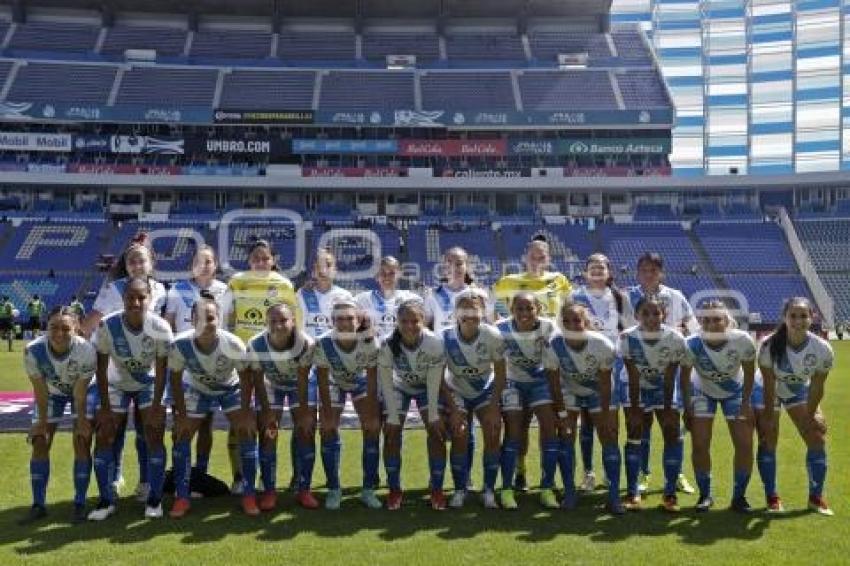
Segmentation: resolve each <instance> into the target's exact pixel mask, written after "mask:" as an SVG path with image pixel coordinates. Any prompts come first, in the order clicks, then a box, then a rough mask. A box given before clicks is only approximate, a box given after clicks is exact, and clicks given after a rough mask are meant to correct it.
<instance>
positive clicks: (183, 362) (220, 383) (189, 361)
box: [168, 329, 248, 395]
mask: <svg viewBox="0 0 850 566" xmlns="http://www.w3.org/2000/svg"><path fill="white" fill-rule="evenodd" d="M217 335H218V342H217V343H216V346H215V349H213V351H212V352H210V353H208V354H205V353H203V352H200V351H199V350H198V347H197V346H196V345H195V331H194V330H187V331H186V332H183V333H181V334H179V335H178V336H177V337H176V338H175V339H174V347H173V348H172V349H171V355H170V356H169V357H168V367H169V369H171V371H172V372H173V373H179V372H183V383H186V384H188V385H189V386H190V387H192V388H194V389H197V390H198V391H200V392H201V393H204V394H206V395H221V394H223V393H224V392H225V391H227V390H229V389H232V388H233V387H235V386H236V385H238V384H239V374H238V372H239V371H241V370H243V369H245V368H246V367H247V366H248V357H247V355H246V350H245V344H243V343H242V340H240V339H239V337H237V336H236V335H235V334H231V333H230V332H228V331H227V330H221V329H219V330H218V332H217Z"/></svg>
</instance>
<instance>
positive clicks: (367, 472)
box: [362, 438, 381, 489]
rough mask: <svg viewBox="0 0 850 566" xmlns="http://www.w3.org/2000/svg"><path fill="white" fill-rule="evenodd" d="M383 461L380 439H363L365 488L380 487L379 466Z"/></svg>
mask: <svg viewBox="0 0 850 566" xmlns="http://www.w3.org/2000/svg"><path fill="white" fill-rule="evenodd" d="M380 463H381V446H380V441H379V440H378V439H377V438H375V439H369V438H367V439H364V440H363V456H362V466H363V489H377V488H378V466H379V465H380Z"/></svg>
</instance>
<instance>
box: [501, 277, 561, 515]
mask: <svg viewBox="0 0 850 566" xmlns="http://www.w3.org/2000/svg"><path fill="white" fill-rule="evenodd" d="M540 311H541V307H540V303H539V302H538V300H537V299H536V297H535V296H534V294H532V293H530V292H520V293H518V294H516V295H515V296H514V297H513V299H512V300H511V315H512V316H511V318H509V319H507V320H503V321H501V322H499V323H498V325H497V328H498V329H499V331H500V332H501V334H502V338H503V339H504V341H505V356H506V358H507V369H508V371H507V374H508V375H507V377H508V381H507V387H506V388H505V390H504V391H503V392H502V411H503V416H504V419H505V440H504V444H503V445H502V461H501V464H502V491H501V493H500V500H501V504H502V508H503V509H516V508H517V502H516V498H515V496H514V490H513V488H514V472H515V470H516V464H517V455H518V454H519V451H520V442H521V438H522V435H523V431H524V430H525V423H526V422H527V419H526V418H525V413H531V412H533V413H534V415H535V416H537V423H538V425H539V433H540V446H541V464H542V465H541V468H542V472H543V473H542V479H541V481H540V502H541V504H542V505H543V506H544V507H546V508H549V509H557V508H558V506H559V504H558V500H557V499H556V497H555V492H554V491H553V489H554V487H555V471H556V468H557V466H558V455H559V451H560V443H559V441H558V439H557V437H556V435H555V412H554V410H553V408H552V395H553V393H552V387H551V385H552V384H551V383H550V382H549V380H548V378H547V375H546V370H545V369H544V367H543V362H544V359H543V358H544V355H545V353H546V350H547V349H548V344H549V340H550V339H551V337H552V335H553V333H554V330H555V327H554V325H553V323H552V321H551V320H549V319H548V318H540V314H539V313H540Z"/></svg>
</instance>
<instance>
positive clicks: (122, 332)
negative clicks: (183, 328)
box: [94, 310, 173, 391]
mask: <svg viewBox="0 0 850 566" xmlns="http://www.w3.org/2000/svg"><path fill="white" fill-rule="evenodd" d="M172 340H173V334H172V332H171V326H169V325H168V323H167V322H166V321H165V320H164V319H162V318H160V317H159V316H157V315H155V314H153V313H148V314H147V315H145V322H144V326H143V328H142V330H141V331H139V332H134V331H133V330H131V329H129V328H128V327H127V324H126V323H125V322H124V311H123V310H122V311H119V312H116V313H113V314H111V315H109V316H107V317H106V318H104V319H103V320H101V321H100V326H99V327H98V329H97V333H96V334H95V336H94V345H95V348H97V351H98V353H99V354H105V355H108V356H109V370H108V373H109V383H110V385H112V386H114V387H115V388H117V389H120V390H122V391H141V390H142V389H144V388H145V387H148V386H149V385H150V384H151V383H153V380H154V376H155V372H154V366H155V363H156V359H157V358H164V357H167V356H168V352H169V350H170V348H171V342H172Z"/></svg>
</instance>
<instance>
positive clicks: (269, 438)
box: [248, 303, 319, 511]
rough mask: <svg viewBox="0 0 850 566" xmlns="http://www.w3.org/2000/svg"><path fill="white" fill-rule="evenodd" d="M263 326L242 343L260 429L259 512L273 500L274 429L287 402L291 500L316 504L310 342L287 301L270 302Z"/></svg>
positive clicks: (269, 507)
mask: <svg viewBox="0 0 850 566" xmlns="http://www.w3.org/2000/svg"><path fill="white" fill-rule="evenodd" d="M266 324H267V326H268V329H267V330H266V331H265V332H262V333H260V334H258V335H257V336H255V337H254V338H252V339H251V341H250V342H249V343H248V359H249V360H250V362H251V371H252V372H253V374H254V376H253V377H254V384H255V387H256V400H257V404H258V405H259V406H258V409H259V411H260V414H259V429H260V458H259V460H260V479H261V481H262V483H263V494H262V496H261V497H260V500H259V508H260V510H261V511H271V510H272V509H274V507H275V505H276V503H277V492H276V491H275V490H276V477H275V471H276V470H277V432H278V427H279V425H280V419H281V416H282V413H283V409H284V407H285V406H286V405H288V406H289V411H290V413H291V414H292V421H293V423H294V430H293V431H292V434H293V436H295V443H296V453H297V456H298V461H299V464H298V470H299V471H300V474H299V477H298V485H297V486H296V487H297V495H296V500H297V501H298V503H299V504H300V505H301V506H302V507H305V508H307V509H316V508H318V506H319V502H318V501H316V498H315V497H313V494H312V492H311V491H310V485H311V483H312V481H313V464H314V463H315V459H316V452H315V443H316V442H315V437H316V401H317V396H316V384H315V382H312V383H311V382H310V380H309V376H310V368H311V367H312V362H313V350H314V347H315V342H314V341H313V339H312V338H310V337H309V336H307V335H306V334H304V333H303V332H301V331H300V330H298V325H297V323H296V322H295V313H294V312H293V310H292V308H291V307H290V306H289V305H286V304H284V303H280V304H277V305H272V306H270V307H269V308H268V310H267V311H266Z"/></svg>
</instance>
